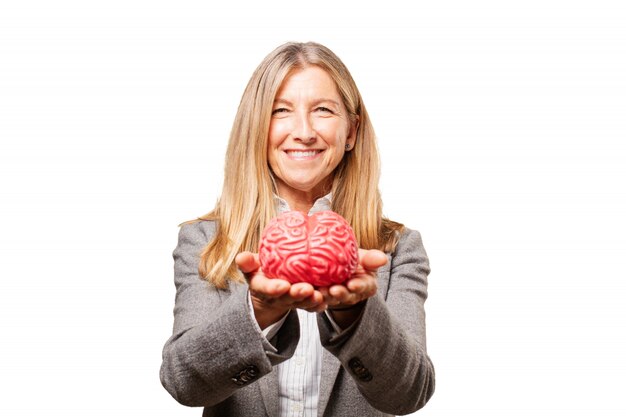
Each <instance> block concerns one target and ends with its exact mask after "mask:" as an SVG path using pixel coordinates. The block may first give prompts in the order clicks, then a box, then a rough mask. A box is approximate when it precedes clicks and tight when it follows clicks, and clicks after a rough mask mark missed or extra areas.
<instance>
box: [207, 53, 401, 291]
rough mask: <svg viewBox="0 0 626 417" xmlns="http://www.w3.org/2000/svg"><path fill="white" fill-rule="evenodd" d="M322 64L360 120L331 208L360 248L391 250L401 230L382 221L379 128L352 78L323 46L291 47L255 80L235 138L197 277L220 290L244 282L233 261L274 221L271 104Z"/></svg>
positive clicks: (271, 60) (241, 107) (338, 172)
mask: <svg viewBox="0 0 626 417" xmlns="http://www.w3.org/2000/svg"><path fill="white" fill-rule="evenodd" d="M307 66H318V67H320V68H322V69H324V70H325V71H326V72H327V73H328V74H329V75H330V76H331V78H332V79H333V80H334V81H335V83H336V85H337V89H338V91H339V94H340V96H341V98H342V100H343V103H344V105H345V107H346V109H347V111H348V114H349V117H350V121H351V122H353V123H355V122H356V121H358V127H357V132H356V142H355V145H354V148H353V149H352V150H351V151H350V152H346V153H345V155H344V157H343V159H342V161H341V162H340V163H339V166H338V167H337V168H336V169H335V173H334V179H333V184H332V196H333V197H332V209H333V211H335V212H337V213H339V214H341V215H342V216H343V217H344V218H345V219H346V220H347V221H348V222H349V223H350V225H351V226H352V228H353V229H354V233H355V235H356V238H357V241H358V243H359V246H360V247H362V248H364V249H380V250H383V251H386V252H390V251H392V250H393V249H394V248H395V245H396V243H397V240H398V235H399V232H401V231H402V229H403V226H402V225H401V224H399V223H395V222H392V221H390V220H388V219H385V218H383V216H382V200H381V197H380V192H379V190H378V180H379V176H380V161H379V157H378V149H377V146H376V138H375V135H374V129H373V127H372V124H371V122H370V120H369V117H368V114H367V111H366V109H365V106H364V105H363V101H362V99H361V94H360V93H359V91H358V89H357V87H356V84H355V83H354V80H353V79H352V76H351V75H350V72H349V71H348V69H347V68H346V66H345V65H344V64H343V62H341V60H340V59H339V58H338V57H337V56H336V55H335V54H334V53H333V52H332V51H331V50H330V49H328V48H326V47H325V46H323V45H320V44H317V43H314V42H307V43H295V42H290V43H286V44H284V45H281V46H279V47H278V48H276V49H275V50H274V51H272V52H271V53H270V54H269V55H268V56H267V57H265V59H264V60H263V61H262V62H261V64H260V65H259V66H258V67H257V69H256V70H255V71H254V73H253V74H252V78H251V79H250V81H249V82H248V85H247V86H246V89H245V91H244V93H243V96H242V98H241V102H240V104H239V109H238V111H237V115H236V116H235V121H234V123H233V128H232V130H231V133H230V140H229V142H228V147H227V150H226V162H225V167H224V184H223V187H222V194H221V197H220V198H219V201H218V202H217V204H216V206H215V208H214V209H213V211H211V212H210V213H208V214H207V215H205V216H203V217H200V220H215V221H216V223H217V224H216V226H217V228H216V235H215V237H214V239H213V240H212V241H211V242H209V243H208V245H207V246H206V247H205V248H204V250H203V252H202V253H201V255H200V265H199V268H198V269H199V272H200V276H202V277H203V278H204V279H206V280H208V281H209V282H211V283H212V284H213V285H215V286H216V287H218V288H225V287H227V286H228V281H229V280H234V281H242V280H243V277H242V274H241V273H240V272H239V270H238V269H237V266H236V264H235V262H234V260H235V256H236V255H237V254H238V253H240V252H242V251H251V252H257V251H258V246H259V239H260V236H261V232H262V231H263V229H264V228H265V226H266V225H267V224H268V223H269V221H270V220H271V219H272V217H274V216H276V206H275V200H274V193H275V186H274V183H273V178H272V173H271V171H270V168H269V166H268V162H267V141H268V133H269V125H270V119H271V113H272V107H273V105H274V99H275V96H276V93H277V92H278V90H279V88H280V86H281V84H282V83H283V80H284V79H285V78H286V77H287V76H288V75H289V74H290V73H291V72H292V71H293V70H295V69H301V68H304V67H307Z"/></svg>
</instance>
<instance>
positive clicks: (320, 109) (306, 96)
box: [268, 66, 356, 209]
mask: <svg viewBox="0 0 626 417" xmlns="http://www.w3.org/2000/svg"><path fill="white" fill-rule="evenodd" d="M355 133H356V125H355V124H354V123H351V122H350V119H349V117H348V114H347V111H346V108H345V106H344V104H343V102H342V100H341V97H340V95H339V92H338V91H337V87H336V85H335V82H334V81H333V79H332V78H331V77H330V75H328V73H327V72H326V71H324V70H323V69H321V68H320V67H316V66H309V67H305V68H303V69H298V70H295V71H294V72H292V73H291V74H289V75H288V76H287V78H285V80H284V81H283V84H282V86H281V88H280V89H279V90H278V93H277V94H276V99H275V100H274V106H273V108H272V119H271V122H270V129H269V140H268V162H269V165H270V167H271V169H272V171H273V172H274V177H275V179H276V186H277V188H278V190H277V191H278V194H279V195H280V196H281V197H282V198H284V199H285V200H287V202H288V203H289V205H290V207H291V208H292V209H298V207H302V206H303V205H304V206H306V205H307V204H310V205H312V204H313V202H314V200H315V198H317V197H320V196H322V195H324V194H325V193H327V192H328V191H329V189H330V184H331V182H332V176H333V171H334V170H335V168H336V167H337V165H339V162H340V161H341V159H342V158H343V156H344V153H345V151H346V145H349V147H350V148H352V147H353V146H354V139H355Z"/></svg>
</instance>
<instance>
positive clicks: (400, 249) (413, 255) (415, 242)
mask: <svg viewBox="0 0 626 417" xmlns="http://www.w3.org/2000/svg"><path fill="white" fill-rule="evenodd" d="M391 259H392V268H393V266H394V265H397V264H404V263H414V262H415V263H418V264H420V265H422V266H423V267H424V268H425V269H426V270H428V271H429V270H430V263H429V261H428V255H427V254H426V249H424V242H423V241H422V235H421V233H420V232H419V231H417V230H415V229H410V228H408V227H405V228H404V230H403V231H402V232H401V233H400V236H399V239H398V244H397V245H396V248H395V250H394V251H393V253H392V254H391Z"/></svg>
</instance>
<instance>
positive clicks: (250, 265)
mask: <svg viewBox="0 0 626 417" xmlns="http://www.w3.org/2000/svg"><path fill="white" fill-rule="evenodd" d="M235 263H236V264H237V266H238V267H239V270H240V271H241V272H243V273H244V274H247V273H250V272H253V271H256V270H257V269H259V268H260V267H261V263H260V262H259V255H258V254H256V253H252V252H247V251H246V252H241V253H239V254H237V256H236V257H235Z"/></svg>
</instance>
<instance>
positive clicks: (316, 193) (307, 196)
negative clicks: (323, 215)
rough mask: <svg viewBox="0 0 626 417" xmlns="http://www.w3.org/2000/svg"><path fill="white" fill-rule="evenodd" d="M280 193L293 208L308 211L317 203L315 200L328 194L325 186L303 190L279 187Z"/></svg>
mask: <svg viewBox="0 0 626 417" xmlns="http://www.w3.org/2000/svg"><path fill="white" fill-rule="evenodd" d="M277 191H278V195H279V196H280V198H282V199H284V200H285V201H286V202H287V204H289V208H290V209H291V210H296V211H302V212H304V213H308V212H309V211H310V210H311V207H313V204H315V201H316V200H317V199H318V198H320V197H323V196H325V195H326V194H328V192H324V189H323V188H319V189H314V190H309V191H301V190H294V189H292V188H285V187H280V186H279V187H278V190H277Z"/></svg>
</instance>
